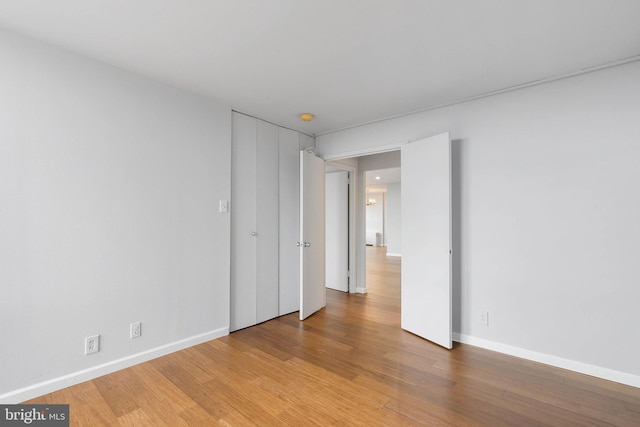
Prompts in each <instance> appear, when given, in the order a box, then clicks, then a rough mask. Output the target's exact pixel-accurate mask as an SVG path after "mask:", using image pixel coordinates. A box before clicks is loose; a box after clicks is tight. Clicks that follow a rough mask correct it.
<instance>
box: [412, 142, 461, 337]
mask: <svg viewBox="0 0 640 427" xmlns="http://www.w3.org/2000/svg"><path fill="white" fill-rule="evenodd" d="M401 173H402V190H401V193H402V213H401V215H402V282H401V295H402V296H401V299H402V301H401V304H402V305H401V307H402V314H401V323H402V328H403V329H405V330H407V331H409V332H412V333H414V334H416V335H418V336H421V337H423V338H426V339H428V340H429V341H433V342H434V343H436V344H439V345H441V346H443V347H445V348H451V347H452V339H451V335H452V333H451V142H450V139H449V134H448V133H445V134H441V135H436V136H434V137H431V138H426V139H422V140H420V141H415V142H412V143H410V144H407V145H404V146H403V147H402V172H401Z"/></svg>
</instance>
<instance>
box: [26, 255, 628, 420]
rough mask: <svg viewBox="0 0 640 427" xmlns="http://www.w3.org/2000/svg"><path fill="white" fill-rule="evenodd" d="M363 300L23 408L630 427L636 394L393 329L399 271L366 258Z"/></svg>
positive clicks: (75, 414) (334, 304) (109, 416)
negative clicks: (58, 406) (42, 406)
mask: <svg viewBox="0 0 640 427" xmlns="http://www.w3.org/2000/svg"><path fill="white" fill-rule="evenodd" d="M368 252H369V255H370V257H369V258H368V259H369V261H368V291H369V293H368V295H366V296H365V295H350V294H346V293H341V292H338V291H328V292H327V307H326V309H324V310H322V311H320V312H319V313H316V314H315V315H313V316H312V317H311V318H309V319H307V320H306V321H304V322H300V321H298V320H297V313H294V314H291V315H287V316H283V317H280V318H277V319H274V320H271V321H268V322H265V323H262V324H260V325H258V326H255V327H251V328H247V329H244V330H241V331H238V332H235V333H232V334H231V335H229V336H227V337H224V338H221V339H218V340H214V341H210V342H207V343H205V344H201V345H198V346H195V347H192V348H189V349H186V350H183V351H180V352H177V353H173V354H171V355H168V356H165V357H161V358H158V359H155V360H152V361H150V362H147V363H143V364H140V365H137V366H134V367H132V368H128V369H124V370H122V371H119V372H116V373H113V374H110V375H106V376H103V377H101V378H97V379H95V380H93V381H88V382H85V383H82V384H79V385H76V386H73V387H70V388H67V389H64V390H61V391H58V392H55V393H52V394H49V395H46V396H42V397H40V398H37V399H34V400H32V401H30V403H69V404H70V411H71V425H77V426H90V425H116V426H117V425H124V426H209V425H211V426H214V425H223V426H245V425H248V426H253V425H258V426H271V425H286V426H307V425H309V426H314V425H320V426H326V425H347V426H352V425H353V426H355V425H363V426H401V425H428V426H440V425H452V426H467V425H469V426H479V425H483V426H502V425H508V426H541V425H555V426H577V425H579V426H605V425H617V426H640V389H637V388H633V387H627V386H623V385H620V384H616V383H612V382H608V381H604V380H598V379H595V378H592V377H588V376H585V375H580V374H576V373H573V372H569V371H565V370H562V369H557V368H553V367H549V366H545V365H542V364H538V363H533V362H529V361H526V360H522V359H518V358H514V357H509V356H505V355H502V354H499V353H494V352H491V351H486V350H482V349H479V348H475V347H472V346H468V345H462V344H458V345H456V346H455V347H454V349H453V350H451V351H447V350H444V349H442V348H440V347H438V346H436V345H433V344H430V343H429V342H427V341H424V340H422V339H420V338H418V337H416V336H414V335H412V334H410V333H407V332H404V331H402V330H401V329H400V327H399V324H400V288H399V272H400V262H399V259H397V258H392V257H386V256H385V255H384V248H368Z"/></svg>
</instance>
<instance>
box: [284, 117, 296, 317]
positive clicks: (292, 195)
mask: <svg viewBox="0 0 640 427" xmlns="http://www.w3.org/2000/svg"><path fill="white" fill-rule="evenodd" d="M299 144H300V134H299V133H298V132H295V131H293V130H289V129H284V128H280V165H279V171H280V197H279V199H280V224H279V229H280V230H279V231H280V260H279V262H280V289H279V290H280V292H279V298H280V313H279V314H280V315H281V316H282V315H284V314H289V313H293V312H294V311H298V310H300V249H299V248H298V247H297V245H296V243H297V242H298V240H300V239H299V237H300V149H299Z"/></svg>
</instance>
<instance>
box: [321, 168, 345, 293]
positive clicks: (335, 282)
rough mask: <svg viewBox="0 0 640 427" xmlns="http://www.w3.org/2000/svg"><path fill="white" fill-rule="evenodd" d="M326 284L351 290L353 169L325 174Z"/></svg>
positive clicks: (339, 289) (334, 287)
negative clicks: (350, 256)
mask: <svg viewBox="0 0 640 427" xmlns="http://www.w3.org/2000/svg"><path fill="white" fill-rule="evenodd" d="M324 200H325V221H326V222H325V251H324V253H325V266H326V267H325V285H326V287H327V288H330V289H335V290H337V291H342V292H349V172H347V171H344V170H343V171H338V172H332V173H327V174H326V175H325V199H324Z"/></svg>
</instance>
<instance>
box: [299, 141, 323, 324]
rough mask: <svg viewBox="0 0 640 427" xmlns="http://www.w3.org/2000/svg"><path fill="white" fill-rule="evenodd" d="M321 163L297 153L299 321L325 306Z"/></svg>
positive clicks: (308, 155) (305, 154)
mask: <svg viewBox="0 0 640 427" xmlns="http://www.w3.org/2000/svg"><path fill="white" fill-rule="evenodd" d="M324 179H325V178H324V160H322V159H321V158H319V157H316V156H315V155H314V154H312V153H307V152H306V151H301V152H300V241H299V242H298V246H300V320H304V319H306V318H307V317H309V316H311V315H312V314H313V313H315V312H316V311H318V310H320V309H321V308H322V307H324V306H325V305H326V303H327V302H326V290H325V283H324V282H325V280H324V277H325V258H324V257H325V253H324V243H325V240H324V239H325V230H324V227H325V223H324V219H325V218H324V215H325V212H324V209H325V208H324V202H325V200H324V184H325V183H324Z"/></svg>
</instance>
